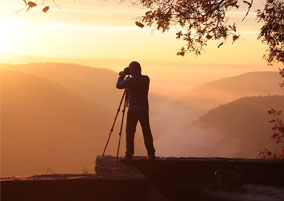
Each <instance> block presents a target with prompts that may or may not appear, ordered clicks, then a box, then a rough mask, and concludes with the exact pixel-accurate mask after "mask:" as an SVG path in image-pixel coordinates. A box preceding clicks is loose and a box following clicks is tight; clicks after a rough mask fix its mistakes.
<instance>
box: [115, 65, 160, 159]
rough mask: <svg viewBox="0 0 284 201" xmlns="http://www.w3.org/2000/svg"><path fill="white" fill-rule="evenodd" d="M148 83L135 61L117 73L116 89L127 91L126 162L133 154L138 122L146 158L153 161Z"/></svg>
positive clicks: (153, 150) (147, 78) (146, 77)
mask: <svg viewBox="0 0 284 201" xmlns="http://www.w3.org/2000/svg"><path fill="white" fill-rule="evenodd" d="M127 75H131V77H127V78H126V76H127ZM149 83H150V79H149V77H148V76H146V75H142V74H141V66H140V64H139V63H138V62H136V61H133V62H131V63H130V64H129V67H127V68H125V69H124V71H122V72H120V73H119V78H118V81H117V84H116V88H118V89H127V91H128V113H127V120H126V154H125V158H126V159H127V160H131V159H132V156H133V154H134V134H135V131H136V126H137V122H138V121H139V122H140V125H141V127H142V132H143V137H144V143H145V146H146V149H147V153H148V157H149V159H155V149H154V146H153V137H152V133H151V129H150V123H149V103H148V91H149Z"/></svg>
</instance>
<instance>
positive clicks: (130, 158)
mask: <svg viewBox="0 0 284 201" xmlns="http://www.w3.org/2000/svg"><path fill="white" fill-rule="evenodd" d="M124 160H125V161H132V156H128V155H126V156H125V157H124Z"/></svg>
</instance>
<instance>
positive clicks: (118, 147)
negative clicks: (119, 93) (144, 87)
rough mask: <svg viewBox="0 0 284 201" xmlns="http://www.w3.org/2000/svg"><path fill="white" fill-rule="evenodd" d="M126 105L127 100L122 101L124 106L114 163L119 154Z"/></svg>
mask: <svg viewBox="0 0 284 201" xmlns="http://www.w3.org/2000/svg"><path fill="white" fill-rule="evenodd" d="M126 105H127V100H126V99H125V100H124V106H123V110H122V119H121V124H120V131H119V134H118V135H119V139H118V146H117V153H116V162H117V160H118V154H119V149H120V141H121V133H122V128H123V122H124V116H125V110H126Z"/></svg>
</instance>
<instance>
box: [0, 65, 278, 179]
mask: <svg viewBox="0 0 284 201" xmlns="http://www.w3.org/2000/svg"><path fill="white" fill-rule="evenodd" d="M0 69H1V79H0V80H1V157H2V161H1V163H2V165H1V168H2V170H1V174H2V176H12V175H33V174H44V173H88V172H89V173H91V172H93V171H94V170H93V169H94V165H95V164H94V163H95V159H96V156H97V155H100V154H102V151H103V148H104V145H105V142H106V140H107V135H108V132H109V129H110V127H111V124H112V121H113V117H114V114H115V112H116V110H117V106H118V104H119V100H120V97H121V95H122V92H123V91H121V90H118V89H116V88H115V84H116V81H117V78H118V73H117V72H114V71H111V70H108V69H103V68H93V67H89V66H83V65H77V64H62V63H61V64H60V63H32V64H21V65H20V64H17V65H16V64H15V65H13V64H0ZM151 81H152V82H154V81H153V80H151ZM278 81H279V73H278V72H269V71H265V72H264V71H261V72H249V73H245V74H241V75H237V74H236V75H235V76H233V77H227V78H223V79H218V80H215V81H212V82H207V83H206V82H204V84H201V85H198V86H196V87H193V88H192V89H191V88H189V89H188V91H185V92H184V95H183V96H181V97H179V98H176V99H174V100H172V99H171V98H170V97H167V96H163V95H159V94H156V93H153V92H152V93H151V88H150V94H149V104H150V119H151V121H150V122H151V127H152V133H153V137H154V143H155V146H156V150H157V155H158V156H186V157H190V156H204V157H209V156H214V157H235V158H256V156H257V153H258V151H262V150H263V148H264V147H265V146H269V147H270V148H272V149H273V150H277V149H279V147H278V146H277V144H276V143H274V142H273V141H272V140H271V137H270V134H271V125H270V124H269V120H270V119H271V117H270V116H269V114H268V113H267V111H268V110H270V109H271V108H275V109H278V110H284V92H283V90H280V89H279V85H278ZM169 96H170V95H169ZM115 129H116V130H115V131H114V134H113V137H112V139H111V141H110V145H109V149H108V151H107V154H112V155H114V153H115V151H116V147H117V140H118V135H117V134H118V125H117V127H116V128H115ZM122 138H123V139H124V138H125V134H124V133H123V136H122ZM124 141H125V140H122V146H121V147H122V150H121V151H120V154H124V152H125V142H124ZM135 141H136V142H135V145H136V146H135V155H146V150H145V147H144V142H143V137H142V132H141V129H140V127H139V126H138V132H137V133H136V136H135Z"/></svg>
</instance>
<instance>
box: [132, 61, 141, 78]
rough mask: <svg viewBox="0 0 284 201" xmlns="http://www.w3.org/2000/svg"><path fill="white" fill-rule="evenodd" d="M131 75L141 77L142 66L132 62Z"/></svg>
mask: <svg viewBox="0 0 284 201" xmlns="http://www.w3.org/2000/svg"><path fill="white" fill-rule="evenodd" d="M129 70H130V74H131V75H132V76H133V75H140V74H141V66H140V64H139V63H138V62H137V61H132V62H131V63H130V64H129Z"/></svg>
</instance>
